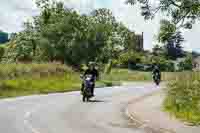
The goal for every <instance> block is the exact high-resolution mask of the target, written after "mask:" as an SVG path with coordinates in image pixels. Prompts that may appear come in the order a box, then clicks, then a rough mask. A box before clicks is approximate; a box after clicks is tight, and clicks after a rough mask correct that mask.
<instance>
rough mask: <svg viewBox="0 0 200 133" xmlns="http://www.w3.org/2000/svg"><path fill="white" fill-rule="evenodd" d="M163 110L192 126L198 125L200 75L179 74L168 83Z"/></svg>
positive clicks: (199, 114) (195, 73) (199, 121)
mask: <svg viewBox="0 0 200 133" xmlns="http://www.w3.org/2000/svg"><path fill="white" fill-rule="evenodd" d="M163 105H164V109H165V111H167V112H169V113H170V114H171V115H173V116H175V117H177V118H178V119H180V120H183V121H185V122H188V123H190V124H192V125H200V73H198V72H184V73H179V74H178V75H177V76H176V77H175V78H174V80H172V81H170V82H169V84H168V89H167V96H166V98H165V100H164V103H163Z"/></svg>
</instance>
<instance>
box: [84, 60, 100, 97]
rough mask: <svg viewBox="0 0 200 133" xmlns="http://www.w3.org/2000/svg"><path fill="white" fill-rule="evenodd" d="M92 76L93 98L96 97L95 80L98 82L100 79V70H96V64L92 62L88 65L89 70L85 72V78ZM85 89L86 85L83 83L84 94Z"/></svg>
mask: <svg viewBox="0 0 200 133" xmlns="http://www.w3.org/2000/svg"><path fill="white" fill-rule="evenodd" d="M88 74H89V75H92V77H93V78H92V80H93V82H94V84H93V86H92V90H91V92H92V96H94V88H95V80H97V79H98V78H99V72H98V70H97V69H96V68H95V63H93V62H90V63H89V64H88V69H87V70H86V71H85V73H84V75H83V77H85V76H86V75H88ZM83 89H84V83H82V87H81V92H83Z"/></svg>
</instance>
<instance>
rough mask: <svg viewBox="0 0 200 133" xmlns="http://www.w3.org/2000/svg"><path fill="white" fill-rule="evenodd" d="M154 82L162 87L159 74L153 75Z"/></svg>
mask: <svg viewBox="0 0 200 133" xmlns="http://www.w3.org/2000/svg"><path fill="white" fill-rule="evenodd" d="M153 80H154V82H155V83H156V85H160V82H161V79H160V75H159V73H155V74H154V75H153Z"/></svg>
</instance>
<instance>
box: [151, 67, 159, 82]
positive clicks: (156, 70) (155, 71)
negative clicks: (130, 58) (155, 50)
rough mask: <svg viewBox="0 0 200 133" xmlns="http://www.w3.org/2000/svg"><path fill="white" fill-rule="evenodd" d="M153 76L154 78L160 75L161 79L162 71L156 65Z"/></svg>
mask: <svg viewBox="0 0 200 133" xmlns="http://www.w3.org/2000/svg"><path fill="white" fill-rule="evenodd" d="M152 74H153V76H154V75H156V74H158V76H159V79H161V71H160V69H159V67H158V65H155V66H154V68H153V71H152Z"/></svg>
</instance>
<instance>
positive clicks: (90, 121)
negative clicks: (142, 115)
mask: <svg viewBox="0 0 200 133" xmlns="http://www.w3.org/2000/svg"><path fill="white" fill-rule="evenodd" d="M159 89H160V87H156V86H155V85H154V84H150V83H132V84H128V85H124V86H121V87H110V88H100V89H96V97H95V98H94V99H93V101H92V102H89V103H83V102H82V101H81V96H80V92H70V93H64V94H50V95H37V96H29V97H21V98H15V99H4V100H1V101H0V123H1V124H0V131H1V133H122V132H126V133H144V132H145V131H143V130H142V129H138V128H137V127H136V126H135V124H134V123H131V122H130V120H129V119H128V118H127V117H126V115H125V108H126V106H127V103H128V102H129V101H130V100H131V99H134V98H139V97H141V96H143V95H145V94H149V93H152V92H154V91H157V90H159Z"/></svg>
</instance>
